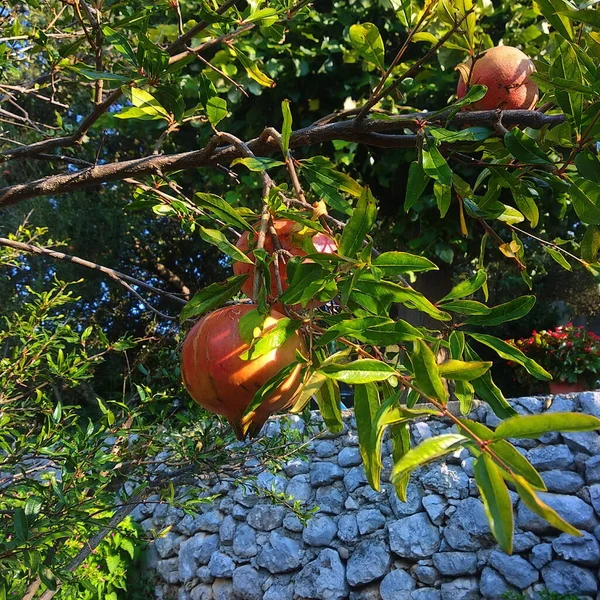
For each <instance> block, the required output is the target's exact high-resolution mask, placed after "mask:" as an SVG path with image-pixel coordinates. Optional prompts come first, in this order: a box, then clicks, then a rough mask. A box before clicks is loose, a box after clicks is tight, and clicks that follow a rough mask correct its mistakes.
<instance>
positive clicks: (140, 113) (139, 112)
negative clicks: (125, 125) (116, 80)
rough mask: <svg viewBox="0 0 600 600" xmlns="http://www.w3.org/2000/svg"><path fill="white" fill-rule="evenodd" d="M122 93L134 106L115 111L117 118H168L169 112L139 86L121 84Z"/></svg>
mask: <svg viewBox="0 0 600 600" xmlns="http://www.w3.org/2000/svg"><path fill="white" fill-rule="evenodd" d="M121 90H122V91H123V94H124V95H125V96H126V97H127V98H128V99H129V100H130V101H131V103H132V104H133V106H134V108H128V109H125V110H124V111H122V112H120V113H117V114H116V115H115V117H116V118H117V119H130V118H136V119H141V120H156V119H166V120H168V119H169V118H170V116H169V113H168V112H167V111H166V110H165V109H164V107H163V106H162V105H161V104H160V103H159V102H158V100H156V98H155V97H154V96H153V95H152V94H149V93H148V92H146V91H145V90H143V89H141V88H130V87H126V86H123V87H122V88H121Z"/></svg>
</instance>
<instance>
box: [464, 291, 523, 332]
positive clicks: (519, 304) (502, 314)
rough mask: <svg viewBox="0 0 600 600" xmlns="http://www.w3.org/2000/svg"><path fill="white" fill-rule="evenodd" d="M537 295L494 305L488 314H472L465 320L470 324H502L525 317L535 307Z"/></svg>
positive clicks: (489, 325)
mask: <svg viewBox="0 0 600 600" xmlns="http://www.w3.org/2000/svg"><path fill="white" fill-rule="evenodd" d="M534 304H535V296H520V297H519V298H515V299H514V300H510V301H509V302H505V303H504V304H499V305H498V306H493V307H492V308H491V311H490V313H489V314H487V315H481V316H477V315H476V316H472V317H469V318H468V319H466V320H465V323H468V324H469V325H486V326H488V327H491V326H492V325H500V324H501V323H506V322H507V321H516V320H517V319H520V318H521V317H524V316H525V315H526V314H527V313H529V311H530V310H531V309H532V308H533V305H534Z"/></svg>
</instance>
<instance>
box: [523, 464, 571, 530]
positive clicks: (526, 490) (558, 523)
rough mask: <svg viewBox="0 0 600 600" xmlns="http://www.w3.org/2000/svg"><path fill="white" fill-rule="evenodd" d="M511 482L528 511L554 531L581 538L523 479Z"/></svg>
mask: <svg viewBox="0 0 600 600" xmlns="http://www.w3.org/2000/svg"><path fill="white" fill-rule="evenodd" d="M511 480H512V481H513V482H514V484H515V487H516V488H517V493H518V494H519V496H520V497H521V502H523V504H524V505H525V506H526V507H527V508H528V509H529V510H530V511H532V512H534V513H535V514H536V515H538V516H540V517H542V519H545V520H546V521H548V523H550V525H552V527H556V529H559V530H560V531H564V532H565V533H569V534H570V535H574V536H577V537H581V533H580V531H579V530H578V529H576V528H575V527H573V526H572V525H571V524H569V523H567V522H566V521H565V520H564V519H563V518H562V517H561V516H560V515H559V514H558V513H557V512H556V511H555V510H554V509H553V508H551V507H550V506H548V505H547V504H546V503H545V502H543V501H542V500H541V499H540V498H539V496H538V495H537V494H536V493H535V491H534V490H533V488H532V487H531V486H530V485H529V483H527V481H526V480H525V479H524V478H523V477H519V476H518V475H517V476H514V477H512V478H511Z"/></svg>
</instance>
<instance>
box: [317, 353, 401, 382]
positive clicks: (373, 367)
mask: <svg viewBox="0 0 600 600" xmlns="http://www.w3.org/2000/svg"><path fill="white" fill-rule="evenodd" d="M319 371H321V372H322V373H324V374H325V375H326V376H327V377H330V378H331V379H336V380H337V381H343V382H344V383H348V384H356V383H370V382H371V381H384V380H385V379H389V378H390V377H391V376H392V375H394V374H395V373H396V370H395V369H394V367H392V366H390V365H388V364H387V363H384V362H381V361H379V360H374V359H371V358H362V359H359V360H355V361H354V362H350V363H346V364H329V365H326V366H322V367H320V368H319Z"/></svg>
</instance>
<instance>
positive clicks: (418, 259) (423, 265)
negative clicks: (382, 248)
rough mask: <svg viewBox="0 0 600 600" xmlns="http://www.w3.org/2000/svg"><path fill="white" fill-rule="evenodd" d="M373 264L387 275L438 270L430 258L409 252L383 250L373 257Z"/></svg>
mask: <svg viewBox="0 0 600 600" xmlns="http://www.w3.org/2000/svg"><path fill="white" fill-rule="evenodd" d="M372 264H373V265H375V266H376V267H378V268H380V269H381V270H382V271H383V274H384V275H386V276H393V275H402V274H404V273H409V272H413V273H420V272H423V271H437V270H438V266H437V265H436V264H435V263H433V262H431V261H430V260H429V259H428V258H425V257H424V256H417V255H415V254H409V253H408V252H397V251H391V252H383V253H381V254H380V255H379V256H376V257H375V258H374V259H373V263H372Z"/></svg>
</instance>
